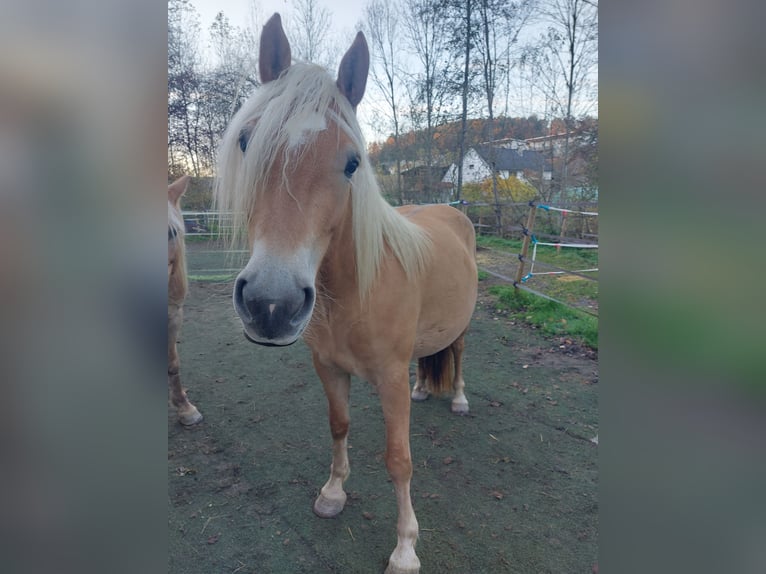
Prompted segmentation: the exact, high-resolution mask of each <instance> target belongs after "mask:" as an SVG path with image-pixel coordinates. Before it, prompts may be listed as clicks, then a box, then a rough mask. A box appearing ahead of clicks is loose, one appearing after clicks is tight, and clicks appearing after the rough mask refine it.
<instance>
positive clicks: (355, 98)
mask: <svg viewBox="0 0 766 574" xmlns="http://www.w3.org/2000/svg"><path fill="white" fill-rule="evenodd" d="M369 70H370V50H369V49H368V48H367V40H366V39H365V37H364V34H362V33H361V32H358V33H357V35H356V38H354V43H353V44H351V47H350V48H349V49H348V52H346V54H345V55H344V56H343V59H342V60H341V61H340V67H339V68H338V81H337V82H336V84H337V85H338V88H339V89H340V91H341V93H342V94H343V95H344V96H346V98H348V101H349V102H351V105H352V106H353V108H354V109H356V106H357V104H358V103H359V102H361V101H362V96H364V88H365V86H367V72H369Z"/></svg>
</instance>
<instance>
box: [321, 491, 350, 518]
mask: <svg viewBox="0 0 766 574" xmlns="http://www.w3.org/2000/svg"><path fill="white" fill-rule="evenodd" d="M344 506H346V493H345V492H344V493H343V498H340V499H336V500H333V499H331V498H326V497H325V496H324V495H322V494H320V495H319V496H318V497H317V499H316V500H315V501H314V514H316V515H317V516H319V517H320V518H334V517H335V516H338V515H339V514H340V513H341V512H342V511H343V507H344Z"/></svg>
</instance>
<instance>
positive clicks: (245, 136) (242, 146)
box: [239, 130, 250, 153]
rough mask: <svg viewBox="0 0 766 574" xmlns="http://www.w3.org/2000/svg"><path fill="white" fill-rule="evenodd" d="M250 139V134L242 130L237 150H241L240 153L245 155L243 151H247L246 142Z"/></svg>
mask: <svg viewBox="0 0 766 574" xmlns="http://www.w3.org/2000/svg"><path fill="white" fill-rule="evenodd" d="M249 139H250V134H249V133H247V132H246V131H245V130H242V131H241V132H239V149H241V150H242V153H245V150H246V149H247V142H248V140H249Z"/></svg>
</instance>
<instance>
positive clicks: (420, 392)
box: [410, 361, 430, 401]
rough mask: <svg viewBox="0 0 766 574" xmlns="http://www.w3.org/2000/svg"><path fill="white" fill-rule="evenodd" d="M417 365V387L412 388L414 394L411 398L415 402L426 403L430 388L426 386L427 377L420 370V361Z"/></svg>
mask: <svg viewBox="0 0 766 574" xmlns="http://www.w3.org/2000/svg"><path fill="white" fill-rule="evenodd" d="M417 363H418V366H417V368H416V370H415V386H414V387H413V388H412V394H411V395H410V397H411V398H412V400H413V401H424V400H426V399H427V398H428V397H429V395H430V393H429V392H428V387H427V386H426V377H425V375H424V374H423V371H422V370H421V368H420V361H418V362H417Z"/></svg>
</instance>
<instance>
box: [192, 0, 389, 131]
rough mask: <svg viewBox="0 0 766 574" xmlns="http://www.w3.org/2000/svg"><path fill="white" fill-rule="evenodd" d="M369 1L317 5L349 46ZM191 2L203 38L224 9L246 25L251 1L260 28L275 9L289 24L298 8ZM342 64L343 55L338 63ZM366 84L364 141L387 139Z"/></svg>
mask: <svg viewBox="0 0 766 574" xmlns="http://www.w3.org/2000/svg"><path fill="white" fill-rule="evenodd" d="M366 3H367V2H366V0H355V1H353V2H349V0H317V4H318V5H319V6H320V7H321V8H325V9H326V10H327V11H328V12H330V14H331V18H330V19H331V22H332V28H331V29H330V30H328V31H327V33H328V34H330V35H332V36H333V37H335V38H339V37H340V38H348V46H350V45H351V41H352V40H353V37H354V33H355V32H356V31H357V29H358V26H357V23H358V22H359V21H360V20H362V16H363V13H364V7H365V5H366ZM191 4H192V5H193V6H194V7H195V8H196V10H197V12H198V13H199V16H200V25H201V32H202V34H203V37H205V35H206V34H207V29H208V28H209V27H210V24H211V23H212V22H213V20H214V18H215V16H216V14H218V12H223V13H224V15H225V16H226V17H227V18H228V19H229V22H231V24H232V25H234V26H237V27H239V28H245V27H246V26H248V25H250V24H251V8H250V5H251V4H252V5H254V6H255V10H256V11H257V12H258V13H259V16H258V20H257V26H258V29H260V27H261V26H263V24H265V23H266V20H268V19H269V18H270V17H271V15H272V14H273V13H274V12H279V13H280V15H281V16H282V23H283V25H286V23H285V19H286V17H288V16H289V15H291V14H293V13H294V11H295V8H294V6H295V0H191ZM204 41H205V42H207V39H206V38H205V40H204ZM345 49H346V47H344V48H343V50H345ZM339 63H340V55H339V60H338V62H336V65H337V64H339ZM367 87H368V93H367V95H366V96H365V99H363V100H362V103H361V104H360V105H359V108H358V110H357V114H358V117H359V123H360V126H361V128H362V131H363V132H364V137H365V140H367V143H370V142H373V141H381V140H383V139H385V137H386V135H387V134H381V133H378V132H376V131H375V130H374V129H373V128H372V126H371V122H370V121H369V119H370V117H371V114H372V105H371V102H370V97H371V96H372V94H371V93H369V88H370V84H369V82H368V84H367ZM365 104H366V105H365Z"/></svg>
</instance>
